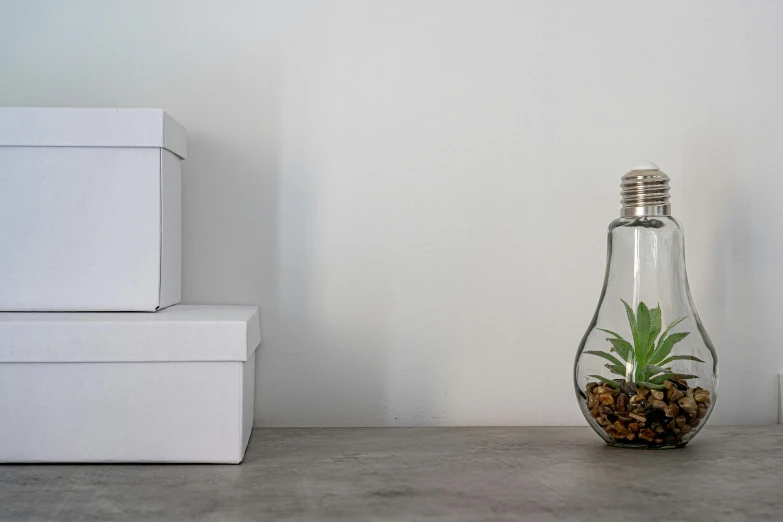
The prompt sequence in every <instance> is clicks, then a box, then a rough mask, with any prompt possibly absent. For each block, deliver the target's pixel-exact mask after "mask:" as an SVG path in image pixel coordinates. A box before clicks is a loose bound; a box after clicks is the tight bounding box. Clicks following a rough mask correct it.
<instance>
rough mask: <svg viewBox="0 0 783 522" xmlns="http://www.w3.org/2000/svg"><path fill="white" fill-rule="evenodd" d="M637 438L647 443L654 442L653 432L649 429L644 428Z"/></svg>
mask: <svg viewBox="0 0 783 522" xmlns="http://www.w3.org/2000/svg"><path fill="white" fill-rule="evenodd" d="M639 438H640V439H644V440H646V441H648V442H652V441H654V440H655V432H653V430H651V429H650V428H644V429H643V430H641V431H639Z"/></svg>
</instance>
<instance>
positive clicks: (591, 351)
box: [585, 350, 625, 367]
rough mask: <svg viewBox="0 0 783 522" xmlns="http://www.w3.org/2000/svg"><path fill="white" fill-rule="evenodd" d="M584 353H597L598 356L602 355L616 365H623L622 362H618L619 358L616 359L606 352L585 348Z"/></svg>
mask: <svg viewBox="0 0 783 522" xmlns="http://www.w3.org/2000/svg"><path fill="white" fill-rule="evenodd" d="M585 353H589V354H590V355H597V356H598V357H603V358H604V359H606V360H607V361H609V362H610V363H612V364H616V365H618V366H623V367H624V366H625V365H624V364H623V363H621V362H620V360H619V359H617V357H615V356H614V355H612V354H610V353H607V352H599V351H597V350H587V351H585Z"/></svg>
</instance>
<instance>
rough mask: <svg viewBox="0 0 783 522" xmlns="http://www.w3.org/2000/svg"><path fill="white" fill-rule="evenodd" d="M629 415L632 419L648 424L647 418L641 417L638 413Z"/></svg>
mask: <svg viewBox="0 0 783 522" xmlns="http://www.w3.org/2000/svg"><path fill="white" fill-rule="evenodd" d="M628 415H630V416H631V418H634V419H636V420H638V421H639V422H647V417H646V416H644V415H639V414H638V413H629V414H628Z"/></svg>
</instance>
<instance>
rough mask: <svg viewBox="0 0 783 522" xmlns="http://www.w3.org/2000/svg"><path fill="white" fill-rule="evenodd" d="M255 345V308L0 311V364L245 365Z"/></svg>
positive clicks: (258, 323) (257, 319)
mask: <svg viewBox="0 0 783 522" xmlns="http://www.w3.org/2000/svg"><path fill="white" fill-rule="evenodd" d="M260 342H261V319H260V315H259V312H258V308H257V307H255V306H228V305H176V306H172V307H170V308H166V309H164V310H161V311H159V312H155V313H149V312H109V313H105V312H103V313H102V312H96V313H67V312H58V313H41V312H8V313H0V363H19V362H25V363H43V362H173V361H180V362H181V361H247V359H248V358H249V357H250V356H251V355H252V354H253V352H254V351H255V349H256V347H257V346H258V345H259V343H260Z"/></svg>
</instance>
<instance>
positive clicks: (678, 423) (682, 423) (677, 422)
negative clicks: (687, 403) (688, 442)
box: [674, 415, 687, 428]
mask: <svg viewBox="0 0 783 522" xmlns="http://www.w3.org/2000/svg"><path fill="white" fill-rule="evenodd" d="M686 422H687V420H686V419H685V415H677V417H676V418H675V419H674V424H675V425H676V426H677V427H678V428H682V427H683V426H685V423H686Z"/></svg>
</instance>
